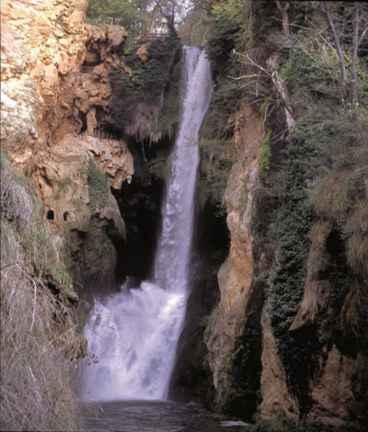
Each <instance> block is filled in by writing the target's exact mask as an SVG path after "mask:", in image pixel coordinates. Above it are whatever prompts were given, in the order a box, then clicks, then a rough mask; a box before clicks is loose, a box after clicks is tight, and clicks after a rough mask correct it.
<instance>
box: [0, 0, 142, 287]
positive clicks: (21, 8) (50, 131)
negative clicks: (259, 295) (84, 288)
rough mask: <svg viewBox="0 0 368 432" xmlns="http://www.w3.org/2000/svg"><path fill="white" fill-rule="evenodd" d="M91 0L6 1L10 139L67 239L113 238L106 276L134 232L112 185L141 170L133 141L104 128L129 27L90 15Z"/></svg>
mask: <svg viewBox="0 0 368 432" xmlns="http://www.w3.org/2000/svg"><path fill="white" fill-rule="evenodd" d="M87 6H88V1H87V0H70V1H65V0H32V1H23V0H4V2H2V10H1V12H2V13H1V22H2V36H3V35H4V37H2V38H1V56H2V62H1V76H2V84H1V117H2V121H1V139H2V143H3V150H4V151H5V152H6V154H7V158H8V159H9V161H10V162H11V164H12V165H13V166H14V168H15V169H18V170H20V171H21V172H23V174H24V175H25V176H26V177H28V178H32V180H33V182H34V184H35V185H36V192H37V193H38V195H39V197H40V198H41V201H42V203H43V205H44V213H45V223H47V224H48V229H49V231H50V232H52V233H53V235H55V236H58V238H59V240H60V241H59V242H58V246H57V247H58V248H60V249H61V248H64V246H65V245H67V248H68V247H70V248H71V249H73V248H74V249H75V248H77V249H78V251H80V250H83V248H84V245H83V242H84V240H83V239H85V238H86V237H88V236H90V237H91V238H97V237H99V241H100V244H101V245H103V244H104V243H106V248H107V249H106V250H105V254H104V255H105V256H104V265H102V264H101V265H102V267H103V270H102V271H101V275H102V276H103V275H104V274H105V275H106V274H108V273H111V274H112V275H113V273H114V266H115V264H116V253H117V252H116V245H118V244H119V242H123V239H124V235H125V228H124V222H123V220H122V218H121V215H120V212H119V209H118V206H117V203H116V201H115V198H114V197H113V196H112V194H111V191H110V187H113V188H120V187H121V185H122V183H123V182H124V181H125V180H127V179H128V180H129V179H131V177H132V175H133V173H134V172H133V159H132V156H131V154H130V153H129V151H128V149H127V146H126V144H125V143H124V142H122V141H118V140H112V139H105V138H104V137H101V136H100V134H98V133H97V132H96V130H97V129H98V125H99V121H100V120H101V118H103V117H104V116H107V115H108V112H107V107H108V104H109V101H110V98H111V86H110V83H109V79H108V76H109V73H110V71H111V69H113V68H115V69H120V70H122V71H124V70H125V69H124V68H125V67H124V65H123V63H122V62H121V60H120V58H119V56H118V52H119V51H120V48H121V46H122V45H123V43H124V41H125V39H126V37H127V33H126V31H125V30H124V29H123V28H121V27H119V26H108V25H105V26H101V27H97V26H92V25H88V24H86V23H85V14H86V10H87ZM108 227H109V228H108ZM107 228H108V229H107ZM107 231H108V232H109V233H110V234H109V235H108V234H106V232H107ZM77 233H79V234H78V235H77ZM82 233H84V234H82ZM109 236H110V237H109ZM111 236H112V237H113V239H112V238H111ZM76 238H77V240H75V239H76ZM73 239H74V240H75V241H74V240H73ZM73 241H74V243H73ZM86 241H87V242H88V239H87V240H86ZM114 243H115V244H114ZM97 249H98V248H97ZM100 249H101V250H102V249H103V247H101V248H100ZM85 252H86V251H85ZM106 252H107V253H106ZM71 254H72V255H73V254H74V255H73V256H74V257H75V256H76V253H75V251H74V252H73V251H72V250H71ZM77 255H78V254H77ZM86 256H89V258H88V259H89V260H90V261H91V263H90V264H88V262H87V261H88V259H87V260H86V259H84V263H85V268H84V270H85V272H86V273H88V272H89V271H93V272H95V271H96V269H92V267H93V265H92V261H96V260H95V257H93V253H89V254H87V252H86V253H85V257H86ZM78 259H80V260H82V258H81V257H80V256H79V257H77V258H76V260H75V259H74V266H75V268H79V270H78V272H79V273H80V274H81V275H82V274H83V273H84V272H83V271H82V270H81V268H80V267H81V262H79V263H78V262H77V261H78ZM72 261H73V259H72ZM97 261H98V260H97ZM78 266H79V267H78ZM78 272H77V273H78ZM79 282H81V281H79Z"/></svg>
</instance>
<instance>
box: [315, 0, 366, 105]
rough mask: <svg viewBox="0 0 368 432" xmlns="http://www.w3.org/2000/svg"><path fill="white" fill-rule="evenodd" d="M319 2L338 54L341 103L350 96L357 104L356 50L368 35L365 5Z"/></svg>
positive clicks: (361, 3) (358, 3)
mask: <svg viewBox="0 0 368 432" xmlns="http://www.w3.org/2000/svg"><path fill="white" fill-rule="evenodd" d="M321 6H322V11H323V13H324V16H325V18H326V21H327V24H328V27H329V29H330V31H331V33H332V37H333V42H334V46H335V49H336V52H337V55H338V58H339V66H340V93H341V100H342V102H343V104H345V102H346V100H349V101H350V102H351V104H352V107H353V108H356V107H357V105H358V104H359V100H358V72H357V67H358V63H359V57H358V52H359V47H360V45H361V44H362V43H363V41H364V40H365V38H366V37H367V36H368V7H367V5H366V4H365V3H363V2H355V3H349V2H327V1H323V2H322V3H321ZM349 51H350V56H349ZM349 75H350V78H349Z"/></svg>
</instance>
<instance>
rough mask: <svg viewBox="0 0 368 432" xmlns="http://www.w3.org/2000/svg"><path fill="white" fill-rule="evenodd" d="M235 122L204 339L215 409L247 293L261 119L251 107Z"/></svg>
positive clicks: (224, 391) (226, 382)
mask: <svg viewBox="0 0 368 432" xmlns="http://www.w3.org/2000/svg"><path fill="white" fill-rule="evenodd" d="M235 123H236V128H235V135H234V147H235V148H234V149H232V150H233V152H235V153H236V154H235V155H234V160H236V161H237V162H235V163H234V165H233V167H232V170H231V173H230V176H229V179H228V183H227V187H226V192H225V204H226V208H227V215H228V216H227V224H228V227H229V230H230V234H231V246H230V252H229V256H228V258H227V260H226V262H225V263H224V264H223V265H222V267H221V269H220V271H219V274H218V281H219V287H220V291H221V299H220V303H219V305H218V306H217V308H216V309H215V311H214V312H213V314H212V316H211V320H210V325H209V327H208V329H207V340H206V343H207V347H208V351H209V364H210V368H211V370H212V373H213V380H214V387H215V389H216V402H217V405H218V406H219V407H221V406H223V405H224V404H225V403H226V400H227V397H228V395H229V392H230V390H231V385H232V378H231V368H232V361H233V352H234V349H235V343H236V341H237V339H238V337H239V336H240V335H241V332H242V330H243V327H244V324H245V322H246V320H247V314H246V310H247V304H248V302H249V299H250V298H251V294H252V292H251V290H252V279H253V250H252V248H253V237H252V234H251V209H252V203H253V194H254V191H255V187H256V184H257V179H258V158H259V153H260V145H261V143H262V139H263V137H264V129H263V122H262V119H261V118H259V117H258V115H257V114H256V113H255V112H254V111H253V109H252V108H251V107H248V106H243V107H242V109H241V111H240V112H239V113H238V115H237V117H236V119H235Z"/></svg>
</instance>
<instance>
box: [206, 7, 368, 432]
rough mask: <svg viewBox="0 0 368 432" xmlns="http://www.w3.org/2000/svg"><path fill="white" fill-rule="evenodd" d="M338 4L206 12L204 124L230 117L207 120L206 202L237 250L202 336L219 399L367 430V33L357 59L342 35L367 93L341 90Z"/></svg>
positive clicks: (266, 414) (261, 415)
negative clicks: (222, 216)
mask: <svg viewBox="0 0 368 432" xmlns="http://www.w3.org/2000/svg"><path fill="white" fill-rule="evenodd" d="M322 6H323V5H322ZM335 6H336V5H334V4H331V5H327V7H328V10H325V12H323V10H322V11H321V9H320V8H319V7H318V4H315V3H313V2H298V3H296V2H276V1H275V2H273V1H269V2H263V1H259V2H258V1H257V2H252V1H249V2H230V1H229V2H223V3H216V2H215V4H214V5H213V6H212V9H210V10H209V15H208V20H209V23H210V24H209V40H208V46H209V54H210V57H211V58H212V61H213V67H214V73H215V77H216V90H215V96H214V99H213V102H212V109H211V111H210V113H209V116H208V120H207V121H208V122H210V121H211V118H212V117H213V118H215V119H216V122H217V124H221V125H226V128H225V129H224V127H222V129H220V130H218V131H216V128H215V127H212V128H211V129H209V131H207V129H206V128H205V130H204V134H205V135H204V137H205V138H206V137H207V136H208V137H209V139H208V140H204V141H203V144H202V145H203V151H204V152H205V154H210V155H211V157H210V158H205V159H203V160H202V176H203V181H204V182H206V181H208V179H211V178H213V177H215V178H216V177H217V183H215V184H213V185H212V187H211V188H207V189H206V191H207V199H212V200H217V202H218V205H219V206H221V207H222V206H224V211H225V212H226V215H227V223H228V227H229V230H230V234H231V247H230V253H229V257H228V259H227V260H226V262H225V264H224V265H223V267H222V268H221V270H220V272H219V288H220V293H221V299H220V302H219V305H218V306H217V307H216V308H215V310H214V311H213V313H212V314H211V317H210V319H209V324H208V327H207V332H206V343H207V347H208V359H209V366H210V369H211V370H212V373H213V383H214V386H215V398H214V402H215V404H216V406H217V407H218V408H219V409H221V410H225V411H226V412H232V413H237V414H239V415H241V416H243V417H245V418H247V419H251V418H255V416H256V417H257V418H258V419H264V420H272V419H275V418H277V417H279V416H285V418H287V419H289V420H291V421H296V422H301V421H306V422H308V423H321V424H325V425H331V426H333V427H342V428H346V427H348V425H350V426H351V427H356V428H358V429H359V427H361V426H359V425H361V424H363V422H364V418H365V415H366V414H365V413H366V408H367V400H368V398H367V393H366V391H365V390H363V387H364V385H362V383H363V382H365V380H366V377H367V370H368V369H367V368H368V362H367V333H366V329H365V328H366V324H365V323H366V312H365V311H366V308H367V297H366V294H367V279H366V269H367V262H368V261H367V260H366V254H367V248H366V236H367V232H366V229H365V222H363V220H365V217H364V216H363V215H364V214H366V202H367V187H366V180H365V179H366V176H367V171H366V167H367V166H368V165H367V152H366V145H365V144H366V143H365V141H366V140H365V138H364V136H365V135H366V133H367V128H368V124H367V109H366V106H367V99H366V98H367V94H366V91H365V83H366V80H367V73H368V71H367V64H366V61H367V60H366V59H367V54H366V51H365V50H364V41H363V42H362V45H361V46H360V47H361V48H360V49H359V52H358V55H357V57H356V58H355V60H353V58H352V56H353V55H354V53H353V44H354V41H353V39H352V37H353V36H352V33H350V36H349V35H345V36H346V39H345V40H344V42H343V43H344V48H345V50H346V51H345V55H346V56H347V60H346V62H347V64H348V68H349V73H350V71H351V68H352V67H353V66H352V63H353V61H355V62H356V64H355V67H356V68H357V70H358V71H359V72H358V77H359V80H358V83H357V89H358V90H357V91H358V94H359V104H356V105H355V106H353V105H351V103H352V102H351V101H352V100H353V99H352V98H353V92H354V89H353V86H354V83H352V82H351V81H349V83H351V87H349V85H350V84H349V85H348V84H346V85H347V87H349V88H347V89H346V96H345V97H346V99H344V100H342V99H341V93H340V91H339V83H340V79H341V78H340V76H339V70H340V69H339V59H338V55H337V51H336V47H335V46H334V39H333V35H332V33H331V31H332V30H331V27H329V24H328V19H327V18H328V17H327V13H330V14H332V15H333V14H337V15H333V18H332V19H335V21H336V23H337V24H336V25H339V24H338V23H340V20H341V19H342V17H344V19H345V22H346V23H348V22H351V21H349V19H350V18H351V15H349V14H350V13H353V12H354V10H353V9H349V7H350V6H349V5H347V4H346V5H342V6H341V9H340V10H337V11H336V9H334V7H335ZM356 7H357V5H356ZM360 7H361V11H360V13H361V17H362V18H361V19H362V22H365V21H364V14H365V13H366V11H365V9H364V8H365V5H363V4H361V5H360ZM339 14H340V15H339ZM349 37H350V39H349ZM225 42H226V43H225ZM219 118H221V122H219V120H218V119H219ZM252 149H253V150H252ZM239 151H240V153H239ZM234 155H237V156H235V158H234V159H235V162H232V159H231V158H232V156H234ZM207 159H210V160H212V161H213V162H212V165H211V164H208V163H207ZM218 161H220V162H221V161H223V163H222V166H221V165H220V163H219V162H218ZM229 162H230V164H231V166H232V167H231V169H230V174H229V175H228V177H227V179H228V180H227V186H226V192H225V195H224V197H225V200H224V201H222V200H221V198H222V196H223V195H222V192H221V191H222V190H223V183H222V182H220V181H219V178H224V176H225V175H226V173H227V172H228V170H224V169H223V168H222V167H225V163H226V164H228V163H229ZM216 164H217V165H216ZM238 167H239V168H238ZM204 184H205V183H204ZM213 186H215V187H213ZM358 233H359V234H358ZM343 430H345V429H343Z"/></svg>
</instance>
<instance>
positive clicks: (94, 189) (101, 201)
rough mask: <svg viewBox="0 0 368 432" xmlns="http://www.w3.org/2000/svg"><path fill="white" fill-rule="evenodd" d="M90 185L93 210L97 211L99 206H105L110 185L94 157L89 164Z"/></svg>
mask: <svg viewBox="0 0 368 432" xmlns="http://www.w3.org/2000/svg"><path fill="white" fill-rule="evenodd" d="M88 187H89V199H90V206H91V208H92V210H93V211H96V210H97V209H98V208H100V207H101V208H102V207H104V205H105V203H106V200H107V197H108V193H109V185H108V181H107V178H106V175H105V174H104V173H103V172H102V171H100V170H99V168H98V167H97V165H96V164H95V163H94V162H93V161H92V159H91V160H90V161H89V165H88Z"/></svg>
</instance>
